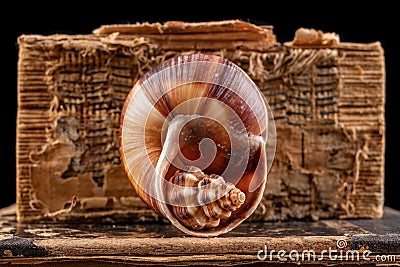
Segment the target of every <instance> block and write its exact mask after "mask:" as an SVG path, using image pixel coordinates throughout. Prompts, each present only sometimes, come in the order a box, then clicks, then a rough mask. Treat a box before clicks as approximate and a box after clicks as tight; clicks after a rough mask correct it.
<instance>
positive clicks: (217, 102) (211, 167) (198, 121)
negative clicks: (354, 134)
mask: <svg viewBox="0 0 400 267" xmlns="http://www.w3.org/2000/svg"><path fill="white" fill-rule="evenodd" d="M271 118H272V115H271V112H270V109H269V106H268V104H267V102H266V101H265V98H264V97H263V96H262V94H261V92H260V90H259V89H258V87H257V86H256V85H255V83H254V82H253V81H252V80H251V79H250V78H249V76H248V75H247V74H246V73H245V72H244V71H243V70H242V69H240V68H239V67H238V66H237V65H235V64H233V63H232V62H230V61H228V60H226V59H223V58H221V57H218V56H215V55H208V54H190V55H182V56H178V57H174V58H171V59H168V60H166V61H164V62H163V63H161V64H160V65H158V66H156V67H155V68H153V69H152V70H151V71H150V72H149V73H147V74H146V75H144V76H143V77H142V78H141V79H140V80H139V81H138V82H137V83H136V84H135V85H134V87H133V88H132V90H131V91H130V93H129V95H128V96H127V98H126V101H125V104H124V107H123V110H122V113H121V127H120V154H121V160H122V164H123V166H124V168H125V171H126V173H127V176H128V178H129V179H130V182H131V183H132V185H133V187H134V188H135V190H136V192H137V194H138V195H139V197H140V198H141V199H142V200H143V201H144V202H145V203H146V204H147V205H148V206H149V207H151V208H152V209H154V210H155V211H156V212H157V213H159V214H160V215H162V216H163V217H165V218H167V219H169V220H170V221H171V223H172V224H173V225H175V226H176V227H177V228H179V229H180V230H182V231H183V232H185V233H186V234H190V235H194V236H202V237H207V236H218V235H220V234H223V233H227V232H228V231H230V230H232V229H233V228H235V227H236V226H238V225H239V224H240V223H241V222H243V221H244V220H246V219H247V218H248V217H249V216H250V215H251V214H252V213H253V212H254V210H255V209H256V207H257V206H258V204H259V202H260V201H261V199H262V196H263V192H264V189H265V182H266V178H267V173H268V170H269V167H270V166H271V163H272V158H273V156H272V157H271V156H270V155H273V154H274V151H275V146H274V140H273V136H274V134H271V133H272V132H273V131H274V129H275V128H274V127H273V126H274V125H273V124H271V122H272V121H273V120H271ZM271 126H272V127H271ZM269 138H270V140H269ZM267 141H269V142H268V143H267ZM271 142H272V143H271ZM271 144H272V145H271ZM267 149H269V150H271V151H268V153H267V151H266V150H267Z"/></svg>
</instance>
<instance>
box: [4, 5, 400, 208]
mask: <svg viewBox="0 0 400 267" xmlns="http://www.w3.org/2000/svg"><path fill="white" fill-rule="evenodd" d="M14 2H16V3H15V4H11V6H9V7H2V8H1V11H2V12H1V13H2V14H1V26H2V30H1V32H0V34H1V35H0V36H1V39H0V43H1V45H2V50H1V58H0V60H1V66H2V72H1V74H2V77H1V81H2V82H1V94H0V100H1V104H0V108H1V113H0V115H1V122H2V125H1V126H2V129H1V133H2V135H1V136H2V137H3V138H2V140H3V143H2V146H1V152H2V164H1V166H2V171H1V174H0V181H1V183H0V208H1V207H4V206H7V205H10V204H12V203H14V202H15V198H16V184H15V173H16V168H15V163H16V159H15V145H16V139H15V133H16V113H17V61H18V44H17V38H18V36H20V35H21V34H43V35H49V34H55V33H66V34H86V33H90V32H91V31H92V30H93V29H95V28H97V27H99V26H100V25H103V24H115V23H135V22H145V21H147V22H165V21H168V20H181V21H188V22H196V21H210V20H223V19H241V20H244V21H248V22H251V23H254V24H264V25H272V26H273V27H274V33H275V35H276V36H277V40H278V42H286V41H290V40H292V39H293V36H294V33H295V31H296V29H298V28H300V27H306V28H314V29H318V30H322V31H324V32H336V33H337V34H339V36H340V39H341V41H343V42H359V43H370V42H375V41H379V42H381V44H382V47H383V49H384V51H385V63H386V107H385V108H386V112H385V116H386V157H385V205H386V206H389V207H392V208H396V209H399V210H400V197H399V195H400V192H399V191H400V186H399V182H398V180H399V178H398V176H399V175H398V172H399V170H400V169H399V166H400V161H399V160H400V157H399V154H400V153H399V149H400V147H399V143H398V142H397V139H398V138H399V137H400V135H399V128H398V126H397V122H398V120H397V116H398V113H399V104H396V102H398V98H397V97H398V94H397V92H398V90H399V89H400V88H399V87H400V78H399V76H400V72H399V70H400V67H399V64H400V56H399V50H400V48H399V44H398V42H396V41H395V39H397V38H398V36H399V35H398V27H397V26H398V25H399V24H400V23H399V15H398V14H395V12H396V10H397V8H396V7H391V6H388V5H383V4H379V3H377V2H373V3H374V4H375V5H374V6H372V5H368V4H367V3H366V2H360V3H363V4H362V5H356V4H355V6H353V7H349V6H348V5H347V4H353V3H350V2H349V3H347V4H346V2H343V3H342V2H334V1H319V2H318V3H323V5H321V4H313V5H307V4H305V3H303V1H297V3H295V4H292V3H290V2H288V1H282V4H277V3H274V4H272V3H270V2H271V1H259V2H256V3H253V2H251V1H242V2H237V3H232V2H230V3H228V4H225V5H224V4H222V3H220V4H217V3H216V1H214V2H211V3H208V2H205V1H201V0H199V1H187V2H183V3H185V4H176V3H173V2H170V1H165V2H161V4H159V3H156V2H154V1H145V0H142V2H137V1H136V2H135V1H127V2H125V3H121V2H118V1H107V2H106V1H105V2H97V3H95V4H93V5H90V4H87V5H86V6H85V5H83V4H84V3H83V1H82V2H68V1H53V2H52V3H53V4H47V5H44V4H39V3H37V1H31V3H29V4H22V3H20V2H19V1H14ZM127 3H129V4H127ZM138 3H140V4H138ZM257 3H258V4H257ZM214 5H220V8H217V7H215V6H214Z"/></svg>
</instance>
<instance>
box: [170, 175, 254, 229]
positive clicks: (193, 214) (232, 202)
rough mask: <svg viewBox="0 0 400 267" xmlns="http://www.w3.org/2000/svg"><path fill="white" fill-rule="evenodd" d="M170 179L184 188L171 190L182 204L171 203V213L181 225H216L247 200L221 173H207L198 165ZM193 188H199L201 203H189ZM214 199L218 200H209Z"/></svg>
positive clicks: (199, 226)
mask: <svg viewBox="0 0 400 267" xmlns="http://www.w3.org/2000/svg"><path fill="white" fill-rule="evenodd" d="M170 182H171V183H173V184H175V185H179V186H181V187H180V188H182V189H180V188H179V187H178V188H176V190H174V191H173V192H169V195H170V196H171V197H173V198H175V200H174V201H175V202H179V201H180V202H181V203H182V205H181V206H172V207H171V209H172V212H173V213H174V215H175V216H176V218H177V219H178V220H179V221H180V222H181V223H182V224H184V225H186V226H187V227H189V228H191V229H195V230H198V229H203V228H213V227H217V226H218V225H219V223H220V220H221V219H227V218H229V217H230V216H231V214H232V212H234V211H235V210H237V209H238V208H240V206H241V205H242V204H243V203H244V202H245V199H246V196H245V194H244V193H243V192H242V191H240V190H239V189H238V188H236V187H235V186H234V185H233V184H232V183H229V182H225V181H224V179H223V178H222V177H221V176H218V175H216V174H211V175H207V174H205V173H203V172H202V171H201V170H200V169H197V168H191V170H189V171H188V172H177V173H176V175H175V176H173V177H171V179H170ZM193 187H197V188H198V190H196V191H195V192H196V196H195V197H196V199H197V204H198V205H196V206H188V205H187V203H186V200H187V198H188V195H190V193H189V194H188V193H187V192H190V191H191V190H190V188H193ZM185 188H186V189H189V190H185ZM192 192H193V191H192ZM220 196H221V197H220ZM212 199H217V200H214V201H210V200H212Z"/></svg>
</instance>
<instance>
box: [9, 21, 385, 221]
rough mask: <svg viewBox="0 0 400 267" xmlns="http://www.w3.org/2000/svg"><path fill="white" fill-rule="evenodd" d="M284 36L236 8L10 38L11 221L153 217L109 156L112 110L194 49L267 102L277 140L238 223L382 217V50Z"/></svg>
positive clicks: (113, 148) (115, 116)
mask: <svg viewBox="0 0 400 267" xmlns="http://www.w3.org/2000/svg"><path fill="white" fill-rule="evenodd" d="M243 32H246V33H251V35H245V36H243V34H242V33H243ZM296 36H297V37H296V39H295V41H294V42H288V43H286V44H280V43H277V42H276V39H275V35H274V34H273V32H272V26H256V25H252V24H250V23H246V22H240V21H235V20H234V21H226V22H212V23H211V22H210V23H195V24H191V23H182V22H169V23H166V24H165V25H164V24H159V23H155V24H147V23H145V24H134V25H105V26H102V27H100V28H99V29H96V30H95V31H94V33H93V34H87V35H50V36H39V35H22V36H20V37H19V39H18V42H19V48H20V51H19V63H18V114H17V139H16V141H17V144H16V147H17V218H18V220H19V221H21V222H34V221H49V220H50V221H52V220H57V221H82V220H83V221H87V220H91V221H93V222H100V221H109V220H113V221H153V222H154V221H160V220H162V218H159V217H158V216H157V215H156V214H155V213H154V212H152V210H150V209H149V208H147V207H146V206H145V205H144V204H143V202H142V201H141V200H140V199H139V198H138V197H137V195H136V194H135V192H134V191H133V189H132V187H131V186H130V185H129V182H128V179H127V178H126V176H125V173H124V171H123V168H122V166H121V161H120V155H119V150H118V149H119V147H118V145H119V144H118V143H119V142H118V132H119V119H120V112H121V109H122V105H123V103H124V101H125V97H126V96H127V94H128V92H129V91H130V89H131V88H132V86H133V84H134V83H135V82H136V81H137V80H138V78H140V77H141V76H142V75H143V74H144V73H146V72H147V71H149V70H150V69H151V68H152V67H154V66H155V65H157V64H159V63H160V62H162V61H164V60H165V59H168V58H170V57H173V56H176V55H180V54H184V53H196V52H204V53H212V54H217V55H220V56H223V57H225V58H227V59H229V60H231V61H232V62H234V63H235V64H237V65H239V66H240V67H241V68H243V70H245V71H246V73H248V74H249V76H250V77H251V78H252V79H253V80H254V82H255V83H256V84H257V85H258V86H259V88H260V90H261V91H262V93H263V94H264V96H265V97H266V99H267V101H268V103H269V105H270V106H271V109H272V113H273V116H274V119H275V124H276V132H277V144H276V148H277V150H276V154H275V158H274V162H273V165H272V168H271V172H270V174H269V176H268V181H267V186H266V190H265V194H264V197H263V199H262V201H261V203H260V205H259V207H258V209H257V210H256V212H255V213H254V214H253V216H251V218H249V220H250V221H274V220H291V219H296V220H297V219H312V220H318V219H323V218H365V217H369V218H379V217H381V216H382V213H383V200H384V198H383V196H384V192H383V190H384V148H385V129H386V128H385V127H386V126H385V118H384V107H385V65H384V53H383V49H382V47H381V45H380V43H379V42H375V43H370V44H357V43H344V42H340V40H338V39H337V36H335V35H333V37H332V35H326V34H323V33H320V32H314V31H304V30H303V31H302V32H300V34H296ZM299 36H303V37H299ZM302 38H303V39H302ZM204 40H207V41H206V42H205V41H204ZM302 40H303V41H302Z"/></svg>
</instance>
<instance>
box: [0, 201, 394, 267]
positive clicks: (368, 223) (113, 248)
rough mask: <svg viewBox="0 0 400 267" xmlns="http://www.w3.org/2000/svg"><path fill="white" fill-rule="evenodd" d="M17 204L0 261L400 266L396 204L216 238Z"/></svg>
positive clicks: (6, 221) (3, 214)
mask: <svg viewBox="0 0 400 267" xmlns="http://www.w3.org/2000/svg"><path fill="white" fill-rule="evenodd" d="M15 208H16V207H15V206H12V207H10V208H6V209H3V210H0V264H15V265H23V264H35V266H49V265H51V266H75V265H77V264H80V265H83V264H84V265H85V266H98V265H101V266H109V265H113V264H117V263H119V264H122V263H124V264H126V265H128V266H136V265H141V266H147V265H152V266H161V265H163V266H165V265H168V266H169V265H171V266H172V265H173V266H189V265H211V264H215V265H218V266H232V265H246V264H249V265H255V266H258V265H260V266H262V265H263V264H265V263H266V262H268V263H269V264H272V265H281V264H285V265H289V266H292V265H293V266H295V265H298V264H304V265H312V266H328V265H329V266H332V265H340V264H346V265H362V264H365V265H368V266H378V265H381V264H383V265H397V266H399V265H400V223H399V222H400V212H399V211H396V210H393V209H391V208H385V210H384V211H385V212H384V216H383V218H382V219H355V220H320V221H318V222H315V221H290V222H288V221H286V222H257V223H250V222H248V223H243V224H241V225H240V226H239V227H237V228H236V229H234V230H233V231H232V232H230V233H228V234H225V235H222V236H220V237H216V238H197V237H188V236H184V235H183V234H182V232H180V231H179V230H177V229H176V228H174V227H173V226H172V225H171V224H154V223H131V224H113V223H108V224H84V223H81V224H59V223H56V224H54V223H53V224H52V223H48V224H35V223H31V224H29V223H17V222H16V215H15V211H16V210H15ZM324 250H325V252H323V251H324ZM279 251H281V252H279ZM278 252H279V253H280V254H279V253H278ZM296 253H297V254H296ZM309 253H311V254H309ZM308 257H310V258H308Z"/></svg>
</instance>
